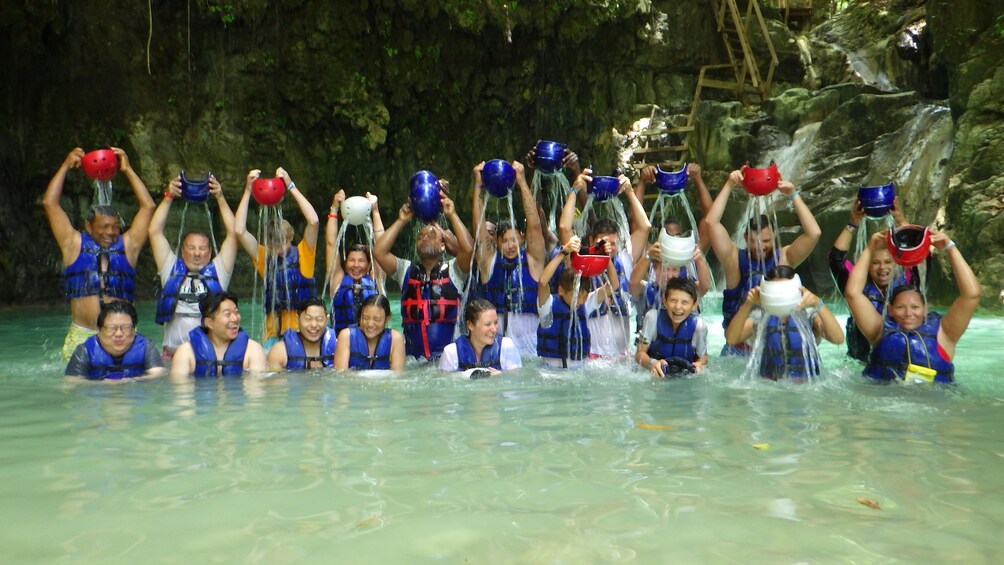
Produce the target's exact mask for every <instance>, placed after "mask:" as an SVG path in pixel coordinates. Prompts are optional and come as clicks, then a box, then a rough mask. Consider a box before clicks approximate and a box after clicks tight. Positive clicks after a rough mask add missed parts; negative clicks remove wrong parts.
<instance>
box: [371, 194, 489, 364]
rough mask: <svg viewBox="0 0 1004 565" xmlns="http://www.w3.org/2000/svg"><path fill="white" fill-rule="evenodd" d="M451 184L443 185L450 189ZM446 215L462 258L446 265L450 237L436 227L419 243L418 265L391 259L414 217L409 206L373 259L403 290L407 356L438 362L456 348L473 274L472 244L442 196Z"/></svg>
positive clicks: (426, 229)
mask: <svg viewBox="0 0 1004 565" xmlns="http://www.w3.org/2000/svg"><path fill="white" fill-rule="evenodd" d="M445 182H446V181H440V185H441V186H445V184H444V183H445ZM440 196H441V198H442V204H443V215H445V216H446V218H447V219H448V220H449V221H450V225H451V226H452V227H453V232H454V233H455V234H456V239H457V257H456V258H455V259H451V260H450V261H444V260H443V252H444V251H445V250H446V241H447V236H446V233H445V232H444V231H443V229H442V228H440V227H439V226H438V225H436V224H435V223H429V224H426V225H425V226H423V227H422V229H421V230H419V232H418V236H417V238H416V240H415V252H416V254H417V255H418V262H417V263H412V262H411V261H409V260H407V259H401V258H399V257H397V256H396V255H394V254H393V253H391V247H392V246H393V245H394V241H395V240H397V236H398V235H399V234H400V233H401V230H403V229H404V227H405V226H406V225H408V223H409V222H411V219H412V218H413V217H414V213H413V212H412V210H411V204H405V205H404V206H402V207H401V210H400V211H399V212H398V216H397V220H395V221H394V223H393V224H391V225H390V227H388V228H387V231H386V232H384V234H383V236H382V237H381V238H380V239H378V240H377V241H376V244H375V245H374V246H373V258H374V259H375V260H376V262H377V263H378V264H379V265H380V267H381V268H382V269H383V270H384V272H385V273H387V275H389V276H391V277H394V279H395V280H397V282H398V283H399V284H400V285H401V317H402V324H401V325H402V329H403V330H404V340H405V351H406V352H407V354H408V355H410V356H412V357H415V358H416V359H427V360H433V359H438V358H439V356H440V355H441V354H442V352H443V348H444V347H446V346H447V345H448V344H450V343H452V342H453V331H454V329H455V327H456V325H457V316H458V314H459V310H460V297H461V294H462V292H463V288H464V285H466V282H467V276H468V273H469V271H470V265H471V254H472V248H473V243H474V242H473V238H472V237H471V234H470V232H468V231H467V227H466V226H464V222H463V221H462V220H461V219H460V216H459V215H458V214H457V211H456V208H455V207H454V204H453V200H451V199H450V198H449V197H448V196H447V195H446V192H445V191H440Z"/></svg>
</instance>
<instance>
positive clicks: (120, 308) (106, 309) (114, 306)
mask: <svg viewBox="0 0 1004 565" xmlns="http://www.w3.org/2000/svg"><path fill="white" fill-rule="evenodd" d="M108 314H129V317H130V318H131V319H132V325H133V326H135V325H136V307H135V306H133V305H132V304H131V303H129V302H126V301H124V300H116V301H114V302H106V303H104V304H102V305H101V311H100V312H98V327H99V328H100V327H103V326H104V325H105V318H107V317H108Z"/></svg>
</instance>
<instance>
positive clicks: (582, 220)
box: [573, 194, 632, 253]
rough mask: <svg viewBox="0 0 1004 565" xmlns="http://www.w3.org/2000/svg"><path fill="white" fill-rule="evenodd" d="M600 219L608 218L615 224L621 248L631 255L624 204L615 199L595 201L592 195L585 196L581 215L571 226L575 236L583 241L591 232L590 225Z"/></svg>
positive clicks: (629, 235)
mask: <svg viewBox="0 0 1004 565" xmlns="http://www.w3.org/2000/svg"><path fill="white" fill-rule="evenodd" d="M600 218H609V219H611V220H613V221H614V223H615V224H617V237H618V238H619V239H620V241H621V247H623V248H624V249H626V250H627V252H628V253H631V252H632V250H631V232H630V230H629V229H628V226H629V224H628V218H627V214H626V213H625V212H624V204H622V203H621V201H620V200H618V199H617V198H611V199H609V200H603V201H596V200H594V199H593V195H592V194H590V195H589V196H587V197H586V204H585V205H584V206H583V207H582V213H581V214H580V215H579V217H578V218H576V219H575V222H574V224H573V229H574V231H575V235H577V236H579V237H580V238H582V240H583V241H585V240H586V238H587V237H588V235H589V234H590V233H591V232H592V225H593V224H594V223H595V222H596V220H599V219H600Z"/></svg>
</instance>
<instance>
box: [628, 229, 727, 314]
mask: <svg viewBox="0 0 1004 565" xmlns="http://www.w3.org/2000/svg"><path fill="white" fill-rule="evenodd" d="M663 229H664V230H666V233H668V234H669V235H681V234H682V233H683V228H682V226H681V225H680V224H679V222H677V221H676V220H673V219H670V220H667V221H666V222H665V223H664V224H663ZM692 262H693V265H694V269H695V270H696V273H689V272H687V267H674V266H672V265H668V264H666V265H664V264H663V263H662V249H661V247H660V245H659V242H658V241H656V242H655V243H652V244H649V246H648V250H647V252H646V253H644V254H643V255H642V256H641V259H639V260H638V263H637V264H635V266H634V269H632V271H631V281H630V284H631V299H632V300H634V304H635V309H636V310H637V311H638V315H637V320H638V330H639V331H641V328H642V327H643V325H644V321H645V316H646V315H647V314H648V312H649V311H651V310H653V309H655V310H658V309H659V307H660V305H661V304H662V300H663V298H662V295H663V294H664V293H665V287H666V282H667V281H669V280H670V279H672V278H675V277H683V278H685V279H687V278H689V279H691V280H694V279H693V276H694V275H696V276H697V279H696V281H695V282H696V284H697V293H698V296H699V297H700V296H704V295H705V294H707V293H708V291H709V290H711V271H710V270H709V269H708V262H707V260H706V259H705V257H704V253H702V252H701V249H700V248H699V247H698V246H695V247H694V255H693V258H692Z"/></svg>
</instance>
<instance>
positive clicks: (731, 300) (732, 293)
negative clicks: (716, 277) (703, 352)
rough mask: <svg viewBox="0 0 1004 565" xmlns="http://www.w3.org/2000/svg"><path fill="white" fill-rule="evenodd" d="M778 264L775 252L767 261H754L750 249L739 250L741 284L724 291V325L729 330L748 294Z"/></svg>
mask: <svg viewBox="0 0 1004 565" xmlns="http://www.w3.org/2000/svg"><path fill="white" fill-rule="evenodd" d="M775 266H777V259H776V257H775V255H774V254H773V253H771V254H770V256H769V257H767V259H766V261H764V262H763V263H761V262H760V261H753V260H751V259H750V255H749V250H742V249H740V250H739V284H737V285H736V286H735V287H734V288H727V289H725V290H723V291H722V327H723V328H725V329H726V330H728V328H729V322H731V321H732V318H734V317H735V315H736V312H738V311H739V307H740V306H742V305H743V302H745V301H746V295H748V294H749V292H750V291H751V290H753V289H754V288H755V287H758V286H760V281H762V280H763V278H764V277H765V276H767V271H769V270H771V269H773V268H774V267H775Z"/></svg>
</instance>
